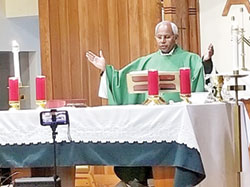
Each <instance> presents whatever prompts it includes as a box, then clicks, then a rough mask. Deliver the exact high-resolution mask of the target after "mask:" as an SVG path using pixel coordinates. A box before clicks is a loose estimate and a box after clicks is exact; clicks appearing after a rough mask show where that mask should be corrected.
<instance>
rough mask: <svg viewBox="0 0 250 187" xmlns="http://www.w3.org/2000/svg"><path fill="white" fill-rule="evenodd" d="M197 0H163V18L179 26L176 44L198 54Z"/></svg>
mask: <svg viewBox="0 0 250 187" xmlns="http://www.w3.org/2000/svg"><path fill="white" fill-rule="evenodd" d="M198 6H199V1H198V0H163V8H164V19H165V20H169V21H173V22H174V23H175V24H176V25H177V26H178V28H179V38H178V44H179V45H180V46H181V47H182V48H183V49H185V50H188V51H191V52H194V53H197V54H200V33H199V32H200V31H199V7H198Z"/></svg>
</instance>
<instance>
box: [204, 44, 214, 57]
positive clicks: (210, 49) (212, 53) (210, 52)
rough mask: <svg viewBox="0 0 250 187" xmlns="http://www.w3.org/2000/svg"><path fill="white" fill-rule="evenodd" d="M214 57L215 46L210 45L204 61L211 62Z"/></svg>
mask: <svg viewBox="0 0 250 187" xmlns="http://www.w3.org/2000/svg"><path fill="white" fill-rule="evenodd" d="M213 55H214V46H213V44H210V45H209V46H208V49H207V53H206V54H205V55H204V58H203V60H204V61H206V60H210V59H211V58H212V56H213Z"/></svg>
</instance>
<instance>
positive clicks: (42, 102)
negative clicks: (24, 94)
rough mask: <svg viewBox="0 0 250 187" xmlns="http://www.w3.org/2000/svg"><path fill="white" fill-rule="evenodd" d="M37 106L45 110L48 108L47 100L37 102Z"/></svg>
mask: <svg viewBox="0 0 250 187" xmlns="http://www.w3.org/2000/svg"><path fill="white" fill-rule="evenodd" d="M36 105H37V106H38V108H42V109H44V108H45V106H46V100H36Z"/></svg>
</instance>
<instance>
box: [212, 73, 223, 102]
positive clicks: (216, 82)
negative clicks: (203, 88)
mask: <svg viewBox="0 0 250 187" xmlns="http://www.w3.org/2000/svg"><path fill="white" fill-rule="evenodd" d="M211 82H212V84H213V86H214V87H215V90H214V97H215V98H216V100H217V101H223V97H222V94H221V91H222V87H223V84H224V77H223V75H214V76H212V77H211Z"/></svg>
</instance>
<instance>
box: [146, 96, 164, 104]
mask: <svg viewBox="0 0 250 187" xmlns="http://www.w3.org/2000/svg"><path fill="white" fill-rule="evenodd" d="M143 104H144V105H165V104H167V103H166V102H165V100H164V99H162V98H161V97H160V96H159V95H149V96H148V98H147V100H146V101H144V103H143Z"/></svg>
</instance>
